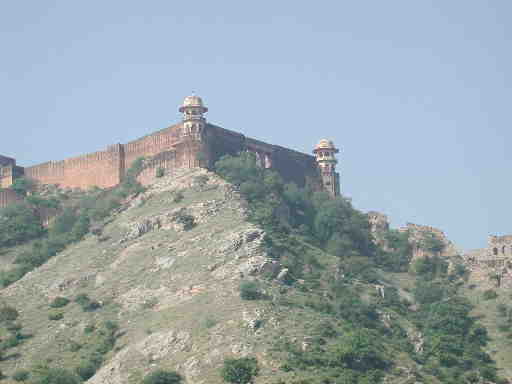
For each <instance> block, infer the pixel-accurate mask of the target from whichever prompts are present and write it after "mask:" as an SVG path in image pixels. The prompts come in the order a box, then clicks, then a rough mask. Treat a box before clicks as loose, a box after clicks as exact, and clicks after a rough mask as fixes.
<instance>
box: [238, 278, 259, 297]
mask: <svg viewBox="0 0 512 384" xmlns="http://www.w3.org/2000/svg"><path fill="white" fill-rule="evenodd" d="M261 296H262V295H261V290H260V286H259V284H258V283H256V282H254V281H243V282H241V283H240V297H241V298H242V299H243V300H258V299H260V298H261Z"/></svg>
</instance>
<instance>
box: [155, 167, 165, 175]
mask: <svg viewBox="0 0 512 384" xmlns="http://www.w3.org/2000/svg"><path fill="white" fill-rule="evenodd" d="M164 175H165V170H164V169H163V168H161V167H158V168H157V169H156V177H164Z"/></svg>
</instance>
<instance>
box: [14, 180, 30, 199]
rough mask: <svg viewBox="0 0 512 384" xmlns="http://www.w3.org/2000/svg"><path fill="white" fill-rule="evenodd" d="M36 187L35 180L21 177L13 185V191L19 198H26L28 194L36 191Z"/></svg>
mask: <svg viewBox="0 0 512 384" xmlns="http://www.w3.org/2000/svg"><path fill="white" fill-rule="evenodd" d="M34 186H35V183H34V181H33V180H31V179H28V178H26V177H20V178H18V179H16V180H14V182H13V183H12V185H11V189H12V190H13V191H14V192H16V194H17V195H19V196H26V195H27V193H28V192H31V191H32V190H33V189H34Z"/></svg>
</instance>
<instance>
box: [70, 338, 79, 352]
mask: <svg viewBox="0 0 512 384" xmlns="http://www.w3.org/2000/svg"><path fill="white" fill-rule="evenodd" d="M80 349H82V345H81V344H79V343H77V342H76V341H73V340H70V342H69V350H70V351H71V352H78V351H79V350H80Z"/></svg>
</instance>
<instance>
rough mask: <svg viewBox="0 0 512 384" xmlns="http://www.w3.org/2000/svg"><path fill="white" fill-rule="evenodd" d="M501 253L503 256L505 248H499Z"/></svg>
mask: <svg viewBox="0 0 512 384" xmlns="http://www.w3.org/2000/svg"><path fill="white" fill-rule="evenodd" d="M501 253H502V254H503V255H504V254H505V246H503V248H501Z"/></svg>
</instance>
